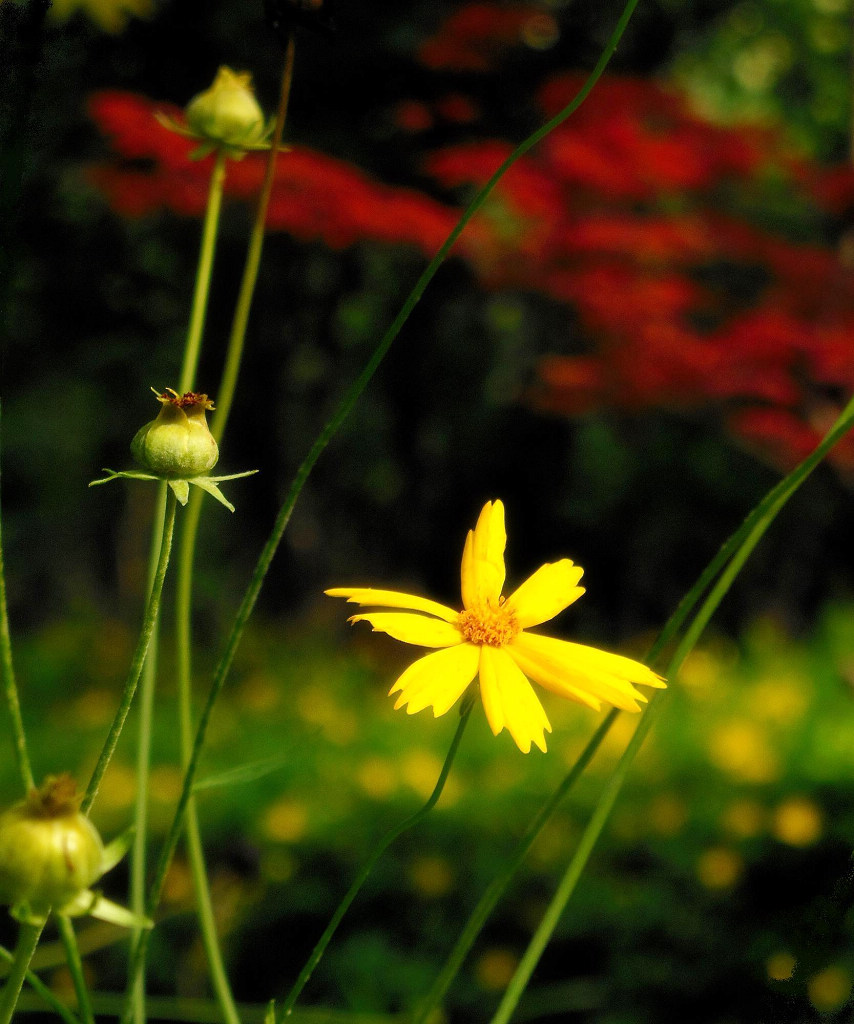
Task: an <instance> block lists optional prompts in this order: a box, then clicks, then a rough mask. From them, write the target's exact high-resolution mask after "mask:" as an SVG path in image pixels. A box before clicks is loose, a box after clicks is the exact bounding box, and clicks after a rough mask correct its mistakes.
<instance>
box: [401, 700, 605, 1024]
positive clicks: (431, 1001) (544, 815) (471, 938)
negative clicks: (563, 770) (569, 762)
mask: <svg viewBox="0 0 854 1024" xmlns="http://www.w3.org/2000/svg"><path fill="white" fill-rule="evenodd" d="M618 714H619V711H618V710H617V709H616V708H613V709H612V710H611V711H610V712H609V713H608V714H607V715H606V716H605V718H603V719H602V721H601V722H600V724H599V727H598V728H597V730H596V732H595V733H594V734H593V736H591V738H590V739H589V740H588V742H587V745H586V746H585V748H584V750H582V752H581V753H580V754H579V756H578V759H577V760H576V762H575V764H574V765H573V766H572V768H571V769H570V771H569V773H568V774H567V775H566V777H565V778H564V780H563V781H562V782H561V784H560V785H559V786H558V787H557V789H556V790H555V791H554V793H553V794H552V795H551V796H550V797H549V799H548V800H547V801H546V802H545V804H543V806H542V807H541V808H540V811H539V813H538V814H537V816H536V818H534V820H533V821H532V822H531V824H530V825H529V826H528V830H527V831H526V833H525V835H524V836H523V837H522V839H521V840H520V842H519V844H518V845H517V847H516V849H515V850H514V851H513V855H512V857H511V858H510V859H509V860H508V861H507V863H506V864H505V865H504V867H503V868H502V869H501V871H500V872H499V873H498V874H497V875H496V876H495V878H493V880H492V881H491V882H490V884H489V886H488V887H487V889H486V891H485V892H484V894H483V896H481V898H480V899H479V900H478V902H477V905H476V906H475V908H474V910H473V911H472V913H471V916H470V917H469V919H468V921H466V923H465V927H464V928H463V930H462V932H461V933H460V937H459V938H458V939H457V941H456V943H455V945H454V948H453V949H452V950H451V952H450V954H449V956H448V958H447V960H446V961H445V963H444V965H443V967H442V970H441V971H440V972H439V974H438V975H437V977H436V980H435V981H434V982H433V985H432V986H431V988H430V991H429V992H428V993H427V995H426V996H425V998H424V1000H423V1001H422V1002H421V1004H420V1005H419V1006H418V1009H417V1010H416V1011H415V1013H414V1014H413V1018H412V1024H427V1021H429V1020H431V1019H432V1018H433V1013H434V1011H435V1009H436V1007H437V1006H438V1005H439V1003H441V1001H442V999H444V997H445V993H446V992H447V991H448V988H449V987H450V985H451V982H452V981H453V980H454V978H455V977H456V976H457V972H458V971H459V969H460V967H461V966H462V964H463V961H464V960H465V958H466V956H467V954H468V952H469V950H470V949H471V947H472V946H473V945H474V943H475V940H476V939H477V937H478V935H479V934H480V931H481V929H482V928H483V926H484V924H486V921H487V918H488V917H489V915H490V914H491V913H492V911H493V910H494V909H495V906H496V904H497V903H498V901H499V900H500V899H501V897H502V895H503V894H504V892H505V890H506V889H507V886H508V885H509V884H510V882H511V881H512V879H513V876H514V875H515V874H516V872H517V871H518V870H519V868H520V867H521V866H522V863H523V862H524V860H525V858H526V857H527V855H528V851H529V850H530V849H531V847H532V846H533V845H534V841H535V840H536V838H537V836H538V835H539V834H540V832H541V831H542V829H543V826H544V825H545V824H546V822H547V821H548V820H549V818H551V816H552V814H553V813H554V811H555V810H556V809H557V807H558V805H559V804H560V803H561V802H562V801H563V798H564V797H565V796H566V795H567V793H568V792H569V791H570V790H571V789H572V787H573V786H574V785H575V783H576V781H577V780H578V779H579V778H580V777H581V775H582V774H583V773H584V770H585V769H586V768H587V765H588V764H590V761H591V760H592V758H593V755H594V754H595V753H596V751H597V750H598V749H599V747H600V745H601V743H602V740H603V739H604V738H605V736H606V735H607V733H608V730H609V729H610V728H611V725H612V724H613V722H614V719H615V718H616V717H617V715H618Z"/></svg>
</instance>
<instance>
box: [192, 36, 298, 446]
mask: <svg viewBox="0 0 854 1024" xmlns="http://www.w3.org/2000/svg"><path fill="white" fill-rule="evenodd" d="M295 48H296V46H295V36H294V33H293V31H292V32H291V33H290V35H289V36H288V43H287V48H286V52H285V64H284V69H283V71H282V83H281V86H280V89H279V106H278V109H277V111H276V123H275V127H274V128H273V136H272V138H271V140H270V156H269V159H268V160H267V167H266V170H265V172H264V183H263V185H262V186H261V195H260V196H259V198H258V205H257V207H256V208H255V221H254V223H253V225H252V234H251V235H250V238H249V248H248V250H247V253H246V263H245V264H244V267H243V278H242V280H241V282H240V291H239V293H238V296H237V304H236V306H235V309H234V317H233V319H232V322H231V334H230V336H229V339H228V352H227V355H226V360H225V369H224V370H223V375H222V380H221V381H220V385H219V394H218V395H217V412H216V416H214V419H213V423H212V426H211V433H212V434H213V436H214V437H215V438H216V440H217V441H219V440H220V439H221V438H222V435H223V433H224V432H225V425H226V423H227V421H228V415H229V412H230V411H231V403H232V401H233V400H234V391H235V388H236V387H237V374H238V371H239V370H240V361H241V358H242V356H243V343H244V341H245V339H246V326H247V324H248V323H249V311H250V309H251V308H252V297H253V295H254V294H255V285H256V283H257V281H258V270H259V268H260V266H261V253H262V251H263V249H264V228H265V224H266V222H267V209H268V207H269V205H270V195H271V194H272V191H273V182H274V180H275V177H276V156H277V154H278V152H279V149H280V147H281V145H282V135H283V134H284V130H285V120H286V119H287V115H288V103H289V102H290V97H291V85H292V83H293V78H294V52H295Z"/></svg>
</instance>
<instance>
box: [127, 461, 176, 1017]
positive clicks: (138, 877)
mask: <svg viewBox="0 0 854 1024" xmlns="http://www.w3.org/2000/svg"><path fill="white" fill-rule="evenodd" d="M166 491H167V485H166V482H165V481H164V482H162V483H161V484H160V485H159V486H158V488H157V500H156V502H155V506H154V517H153V519H152V521H151V543H150V546H149V553H148V593H149V594H150V593H151V588H152V587H153V585H154V578H155V576H156V574H157V565H158V562H159V561H160V540H161V538H162V536H163V524H164V522H165V519H166ZM159 629H160V618H159V616H158V618H156V619H155V620H154V628H153V630H152V632H151V639H150V641H149V645H148V654H147V655H146V658H145V664H144V665H143V669H142V679H141V681H140V694H139V729H138V733H137V743H136V806H135V812H134V833H133V845H132V847H131V856H130V905H131V909H132V910H133V911H134V913H135V914H138V915H139V916H140V917H144V916H145V865H146V850H147V846H148V794H149V781H150V777H151V737H152V728H153V721H154V692H155V689H156V683H157V652H158V633H159ZM134 1018H135V1022H136V1024H145V988H144V985H143V984H142V980H141V979H140V983H139V984H138V985H137V986H136V989H135V991H134Z"/></svg>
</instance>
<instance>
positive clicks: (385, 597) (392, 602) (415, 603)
mask: <svg viewBox="0 0 854 1024" xmlns="http://www.w3.org/2000/svg"><path fill="white" fill-rule="evenodd" d="M324 593H325V594H328V595H329V597H346V598H347V600H348V601H349V602H350V603H351V604H374V605H377V606H378V607H380V608H406V609H408V610H409V611H413V612H427V614H428V615H437V616H438V617H439V618H440V619H444V620H445V622H456V621H457V619H458V618H459V615H460V613H459V612H455V611H454V609H453V608H448V607H447V606H446V605H444V604H439V602H438V601H431V600H430V598H429V597H416V595H415V594H400V593H398V591H396V590H373V589H371V588H370V587H333V588H332V589H331V590H325V591H324Z"/></svg>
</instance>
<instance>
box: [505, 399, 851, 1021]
mask: <svg viewBox="0 0 854 1024" xmlns="http://www.w3.org/2000/svg"><path fill="white" fill-rule="evenodd" d="M852 422H854V399H852V401H850V402H849V403H848V405H847V406H846V407H845V410H844V411H843V413H842V414H841V416H840V417H839V418H838V419H837V420H836V423H835V424H834V425H833V427H832V428H831V429H830V431H829V432H828V433H827V435H826V436H825V438H824V439H823V441H822V442H821V444H820V445H819V446H818V447H817V448H816V450H815V451H814V452H813V453H812V454H811V455H810V456H808V457H807V458H806V459H805V460H804V461H803V462H802V463H801V464H800V465H799V466H796V467H795V469H794V470H792V472H791V473H789V474H788V476H786V477H785V478H784V479H783V480H782V481H781V482H780V484H778V485H777V486H776V487H774V488H773V489H772V490H771V492H769V494H767V495H766V496H765V498H764V499H763V500H762V501H761V502H760V503H759V505H757V507H756V509H754V511H753V513H751V515H750V516H748V519H747V520H746V521H745V523H744V524H743V526H742V528H741V529H740V530H739V531H738V534H737V536H739V537H740V541H739V543H738V544H737V545H736V546H735V550H734V551H733V553H732V557H731V558H730V560H729V563H728V564H727V566H726V568H725V569H724V571H723V572H722V573H721V575H720V578H719V579H718V580H717V582H716V583H715V585H714V587H713V588H712V590H711V591H710V592H709V595H708V596H707V597H706V599H705V600H704V601H703V603H702V605H701V606H700V609H699V611H698V612H697V614H696V616H695V617H694V619H693V621H692V622H691V625H690V626H689V627H688V629H687V630H686V631H685V634H684V635H683V637H682V640H681V641H680V643H679V645H678V646H677V648H676V650H675V652H674V653H673V656H672V657H671V659H670V662H669V663H668V665H667V668H666V670H665V674H666V675H667V677H668V678H670V679H674V678H675V677H676V675H677V673H678V672H679V670H680V668H681V666H682V663H683V662H684V660H685V658H686V657H687V656H688V654H690V652H691V650H692V649H693V648H694V646H695V645H696V643H697V641H698V640H699V639H700V636H701V635H702V633H703V631H704V629H705V627H706V626H707V625H708V623H709V620H710V619H711V617H712V615H713V614H714V613H715V611H716V610H717V608H718V606H719V605H720V603H721V601H722V600H723V598H724V597H725V596H726V594H727V592H728V591H729V589H730V587H731V586H732V583H733V581H734V580H735V578H736V576H738V574H739V572H740V571H741V569H742V567H743V566H744V563H745V562H746V561H747V559H748V558H749V557H750V555H751V553H752V552H753V550H754V548H755V547H756V545H757V544H758V543H759V541H760V540H761V538H762V537H763V535H764V534H765V532H766V530H767V529H768V528H769V526H770V525H771V524H772V523H773V521H774V519H775V518H776V516H777V514H778V513H779V512H780V510H781V509H782V508H783V506H784V505H785V504H786V502H787V501H788V500H789V498H790V497H791V496H792V495H793V494H794V493H795V491H796V490H797V489H798V488H799V487H800V485H801V484H802V483H803V482H804V480H806V478H807V477H808V476H809V475H810V473H811V472H812V471H813V469H815V467H816V466H817V465H818V464H819V462H820V461H821V459H822V458H823V457H824V455H825V454H826V453H827V452H828V451H829V450H830V448H831V447H832V445H833V444H835V443H836V441H838V440H839V438H840V437H842V435H843V434H844V433H845V432H846V431H847V430H848V429H849V428H850V427H851V425H852ZM694 589H695V588H694ZM666 696H667V694H666V693H665V694H660V693H659V694H655V695H654V696H653V698H652V699H651V700H650V703H649V706H648V708H647V710H646V711H645V712H644V714H643V717H642V718H641V720H640V723H639V724H638V727H637V728H636V729H635V732H634V734H633V735H632V738H631V740H630V741H629V744H628V746H627V747H626V749H625V751H624V752H623V756H622V757H621V758H620V761H619V763H618V765H617V768H616V769H615V771H614V773H613V775H612V776H611V778H610V779H609V780H608V783H607V785H606V786H605V789H604V790H603V792H602V795H601V796H600V798H599V801H598V802H597V804H596V807H595V809H594V812H593V816H592V817H591V819H590V822H589V823H588V825H587V828H586V829H585V830H584V833H583V835H582V837H581V841H580V842H579V844H578V848H577V849H576V851H575V854H574V855H573V857H572V859H571V860H570V862H569V865H568V866H567V869H566V872H565V873H564V876H563V878H562V879H561V882H560V884H559V886H558V888H557V890H556V892H555V894H554V896H553V897H552V900H551V902H550V904H549V906H548V908H547V909H546V912H545V914H544V915H543V919H542V921H541V922H540V924H539V926H538V928H537V930H536V931H535V933H534V935H533V936H532V938H531V941H530V943H529V944H528V948H527V949H526V950H525V953H524V955H523V957H522V960H521V961H520V963H519V966H518V967H517V969H516V972H515V974H514V975H513V978H512V979H511V981H510V984H509V985H508V987H507V990H506V991H505V993H504V996H503V998H502V1000H501V1003H500V1004H499V1007H498V1010H497V1011H496V1013H495V1015H494V1016H493V1018H492V1020H491V1022H490V1024H507V1022H508V1021H509V1020H510V1017H511V1016H512V1014H513V1011H514V1010H515V1008H516V1006H517V1004H518V1002H519V999H520V997H521V995H522V993H523V992H524V990H525V988H526V987H527V984H528V982H529V981H530V978H531V975H532V974H533V972H534V969H535V968H536V966H537V964H538V963H539V960H540V957H541V956H542V954H543V952H544V950H545V948H546V946H547V945H548V943H549V941H550V939H551V936H552V934H553V933H554V929H555V928H556V927H557V923H558V921H559V920H560V917H561V915H562V913H563V911H564V910H565V908H566V905H567V903H568V902H569V900H570V898H571V896H572V894H573V892H574V891H575V888H576V886H577V884H578V881H579V879H580V878H581V874H582V872H583V871H584V868H585V867H586V865H587V862H588V861H589V859H590V857H591V855H592V853H593V850H594V848H595V846H596V843H597V842H598V840H599V837H600V835H601V834H602V832H603V830H604V828H605V825H606V824H607V822H608V818H609V817H610V815H611V811H612V810H613V807H614V804H615V803H616V800H617V797H618V796H619V794H620V791H621V790H622V787H623V784H624V782H625V780H626V776H627V775H628V771H629V768H630V767H631V765H632V762H633V761H634V759H635V757H636V755H637V753H638V751H639V750H640V748H641V745H642V744H643V741H644V740H645V739H646V736H647V734H648V733H649V731H650V729H651V728H652V726H653V724H654V722H655V721H656V720H657V718H658V716H659V715H660V713H661V709H662V708H663V707H665V706H666V699H665V698H666Z"/></svg>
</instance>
